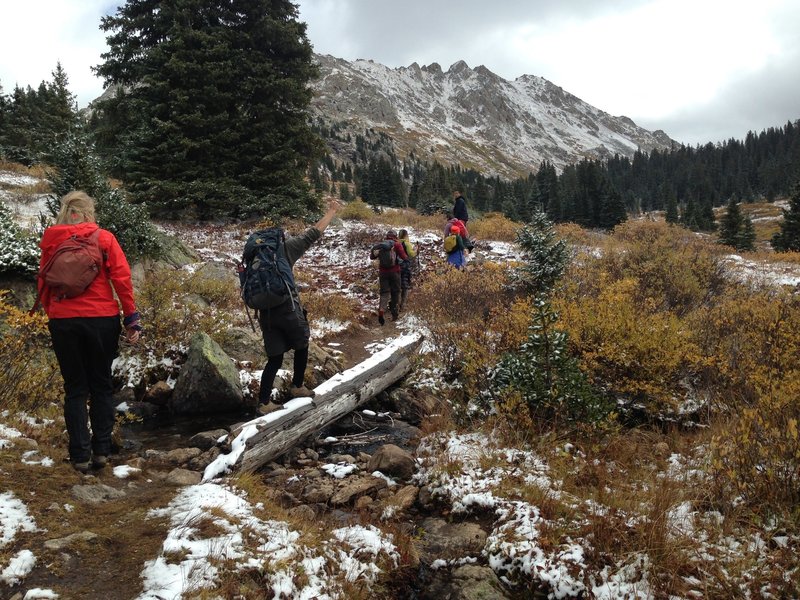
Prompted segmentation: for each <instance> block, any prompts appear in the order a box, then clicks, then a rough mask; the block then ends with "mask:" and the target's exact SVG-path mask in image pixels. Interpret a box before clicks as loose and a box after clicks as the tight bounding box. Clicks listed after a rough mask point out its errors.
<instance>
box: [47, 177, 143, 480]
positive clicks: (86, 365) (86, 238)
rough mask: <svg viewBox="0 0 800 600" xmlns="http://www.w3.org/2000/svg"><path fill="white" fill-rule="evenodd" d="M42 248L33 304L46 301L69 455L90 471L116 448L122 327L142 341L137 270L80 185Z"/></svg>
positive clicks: (64, 200) (65, 203) (80, 467)
mask: <svg viewBox="0 0 800 600" xmlns="http://www.w3.org/2000/svg"><path fill="white" fill-rule="evenodd" d="M39 247H40V248H41V250H42V256H41V261H40V263H39V264H40V266H39V277H38V282H37V286H38V296H37V305H36V306H34V310H35V309H36V308H37V307H38V305H39V304H40V303H41V306H42V307H43V308H44V311H45V313H46V314H47V317H48V323H47V327H48V329H49V330H50V337H51V340H52V344H53V350H54V351H55V354H56V358H57V359H58V366H59V368H60V370H61V376H62V378H63V380H64V421H65V422H66V426H67V434H68V436H69V459H70V462H71V463H72V466H73V467H74V468H75V469H76V470H77V471H79V472H81V473H88V472H89V469H90V467H92V466H93V467H95V468H102V467H104V466H105V465H106V463H107V462H108V455H109V454H110V453H111V430H112V428H113V426H114V403H113V398H112V394H113V391H114V389H113V383H112V379H111V363H112V362H113V360H114V358H115V357H116V356H117V351H118V348H119V336H120V333H121V331H122V327H123V326H124V328H125V334H126V336H127V339H128V341H129V342H131V343H136V342H137V341H138V340H139V332H140V331H141V329H142V327H141V320H140V318H139V313H138V312H137V310H136V305H135V303H134V298H133V284H132V282H131V269H130V266H129V265H128V260H127V258H126V257H125V254H124V252H123V251H122V248H121V247H120V245H119V243H118V242H117V238H116V237H114V234H113V233H111V232H110V231H106V230H105V229H101V228H99V227H98V226H97V223H95V217H94V200H93V199H92V198H91V197H90V196H88V195H87V194H86V193H85V192H81V191H74V192H70V193H69V194H67V195H66V196H64V197H63V198H62V199H61V208H60V210H59V213H58V216H57V217H56V224H55V225H53V226H52V227H48V228H47V229H46V230H45V231H44V235H43V236H42V241H41V243H40V244H39ZM115 292H116V295H117V297H118V298H119V303H118V302H117V298H115V297H114V293H115ZM120 304H121V305H122V313H123V315H124V319H123V321H122V325H120ZM87 400H88V410H87ZM89 422H91V427H92V428H91V433H90V431H89V427H88V423H89Z"/></svg>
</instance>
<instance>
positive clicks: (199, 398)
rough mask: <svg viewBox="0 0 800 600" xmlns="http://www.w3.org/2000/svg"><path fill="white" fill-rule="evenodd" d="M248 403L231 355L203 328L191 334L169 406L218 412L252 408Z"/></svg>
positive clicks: (185, 411) (175, 409)
mask: <svg viewBox="0 0 800 600" xmlns="http://www.w3.org/2000/svg"><path fill="white" fill-rule="evenodd" d="M255 401H256V399H253V400H252V402H251V403H250V404H246V401H245V398H244V394H243V393H242V386H241V382H240V379H239V373H238V371H237V370H236V367H235V366H234V364H233V361H232V360H231V359H230V357H229V356H228V355H227V354H225V351H224V350H223V349H222V348H220V346H219V344H217V343H216V342H215V341H214V340H212V339H211V337H210V336H209V335H208V334H206V333H203V332H200V333H197V334H195V335H194V337H192V341H191V343H190V344H189V354H188V356H187V357H186V362H185V363H184V365H183V367H181V372H180V374H179V375H178V380H177V381H176V383H175V389H174V390H173V392H172V397H171V398H170V399H169V404H168V406H169V409H170V411H171V412H173V413H175V414H201V413H218V412H228V411H234V410H242V409H244V408H253V407H254V402H255Z"/></svg>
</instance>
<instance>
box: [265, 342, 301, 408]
mask: <svg viewBox="0 0 800 600" xmlns="http://www.w3.org/2000/svg"><path fill="white" fill-rule="evenodd" d="M282 364H283V354H276V355H275V356H270V357H269V359H268V360H267V364H266V366H265V367H264V372H263V373H261V387H260V388H259V390H258V403H259V404H266V403H267V402H269V401H270V395H271V394H272V388H273V386H274V385H275V375H277V374H278V370H279V369H280V368H281V365H282ZM307 365H308V346H306V347H305V348H301V349H299V350H295V351H294V365H293V368H294V372H293V374H292V385H293V386H295V387H301V386H302V385H303V378H304V377H305V373H306V366H307Z"/></svg>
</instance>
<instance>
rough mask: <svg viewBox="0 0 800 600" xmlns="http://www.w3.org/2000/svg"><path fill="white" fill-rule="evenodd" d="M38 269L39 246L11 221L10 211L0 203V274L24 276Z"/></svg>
mask: <svg viewBox="0 0 800 600" xmlns="http://www.w3.org/2000/svg"><path fill="white" fill-rule="evenodd" d="M38 269H39V245H38V243H37V241H36V239H35V238H34V237H33V235H30V234H26V233H25V232H23V231H22V230H21V229H20V228H19V227H18V226H17V225H16V224H15V223H14V221H13V219H12V215H11V209H10V208H8V206H6V205H5V204H4V203H0V274H15V275H25V274H32V273H36V272H37V271H38Z"/></svg>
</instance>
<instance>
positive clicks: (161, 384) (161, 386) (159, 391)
mask: <svg viewBox="0 0 800 600" xmlns="http://www.w3.org/2000/svg"><path fill="white" fill-rule="evenodd" d="M171 396H172V386H170V384H168V383H167V382H166V381H157V382H156V383H155V384H153V385H151V386H150V387H149V388H148V390H147V391H146V392H145V393H144V398H143V400H144V401H145V402H150V403H151V404H155V405H156V406H166V405H167V403H168V402H169V399H170V397H171Z"/></svg>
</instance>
